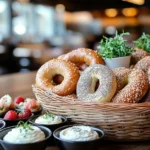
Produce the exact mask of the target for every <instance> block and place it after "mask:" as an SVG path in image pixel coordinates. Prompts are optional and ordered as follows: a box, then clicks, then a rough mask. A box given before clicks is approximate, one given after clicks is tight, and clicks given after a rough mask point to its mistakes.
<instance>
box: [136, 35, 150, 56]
mask: <svg viewBox="0 0 150 150" xmlns="http://www.w3.org/2000/svg"><path fill="white" fill-rule="evenodd" d="M134 42H135V45H136V47H137V48H141V49H143V50H145V51H147V52H149V53H150V34H145V33H143V34H142V35H141V37H139V38H138V39H137V40H136V41H134Z"/></svg>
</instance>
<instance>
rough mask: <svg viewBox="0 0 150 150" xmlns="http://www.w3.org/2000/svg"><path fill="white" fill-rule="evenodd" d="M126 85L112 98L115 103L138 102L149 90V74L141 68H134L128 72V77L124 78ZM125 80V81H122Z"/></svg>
mask: <svg viewBox="0 0 150 150" xmlns="http://www.w3.org/2000/svg"><path fill="white" fill-rule="evenodd" d="M123 79H124V83H126V82H127V84H126V86H124V88H123V89H121V90H120V91H119V92H118V93H117V94H116V95H115V96H114V98H113V99H112V102H114V103H137V102H139V101H140V100H141V98H142V97H143V96H144V95H145V93H146V92H147V90H148V86H149V83H148V78H147V75H146V74H145V73H144V72H143V71H142V70H140V69H133V70H132V71H131V72H129V74H128V78H127V79H126V78H124V77H123ZM122 82H123V81H122Z"/></svg>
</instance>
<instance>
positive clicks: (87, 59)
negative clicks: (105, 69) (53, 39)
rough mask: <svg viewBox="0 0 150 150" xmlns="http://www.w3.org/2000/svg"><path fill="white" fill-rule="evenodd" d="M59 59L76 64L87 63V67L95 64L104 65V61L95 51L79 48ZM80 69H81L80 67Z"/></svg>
mask: <svg viewBox="0 0 150 150" xmlns="http://www.w3.org/2000/svg"><path fill="white" fill-rule="evenodd" d="M58 59H63V60H69V61H71V62H73V63H75V64H78V67H79V64H83V63H85V64H86V65H87V66H90V65H93V64H104V61H103V59H102V58H101V57H100V56H99V55H98V54H97V53H96V52H95V51H94V50H91V49H88V48H78V49H77V50H73V51H71V52H69V53H67V54H64V55H61V56H59V57H58ZM79 68H80V67H79Z"/></svg>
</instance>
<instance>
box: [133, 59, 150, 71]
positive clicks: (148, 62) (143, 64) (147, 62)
mask: <svg viewBox="0 0 150 150" xmlns="http://www.w3.org/2000/svg"><path fill="white" fill-rule="evenodd" d="M149 67H150V56H146V57H144V58H143V59H141V60H140V61H138V62H137V64H136V65H135V67H134V68H136V69H141V70H143V71H144V72H147V70H148V68H149Z"/></svg>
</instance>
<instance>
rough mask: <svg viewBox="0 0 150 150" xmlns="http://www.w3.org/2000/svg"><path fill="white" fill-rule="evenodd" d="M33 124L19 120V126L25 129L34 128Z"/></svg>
mask: <svg viewBox="0 0 150 150" xmlns="http://www.w3.org/2000/svg"><path fill="white" fill-rule="evenodd" d="M31 126H32V125H31V124H28V123H27V122H23V121H19V123H18V124H17V128H19V127H22V128H24V129H25V130H28V129H29V130H33V129H32V127H31Z"/></svg>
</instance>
